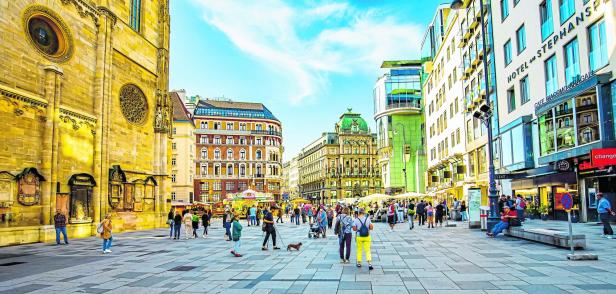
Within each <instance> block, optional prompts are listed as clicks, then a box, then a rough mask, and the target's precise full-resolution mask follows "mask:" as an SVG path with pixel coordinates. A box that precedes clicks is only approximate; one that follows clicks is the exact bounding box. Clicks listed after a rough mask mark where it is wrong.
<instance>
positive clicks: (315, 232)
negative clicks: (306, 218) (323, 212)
mask: <svg viewBox="0 0 616 294" xmlns="http://www.w3.org/2000/svg"><path fill="white" fill-rule="evenodd" d="M321 236H323V232H322V231H321V227H320V226H319V225H318V224H316V223H312V224H310V228H309V229H308V238H315V239H316V238H321Z"/></svg>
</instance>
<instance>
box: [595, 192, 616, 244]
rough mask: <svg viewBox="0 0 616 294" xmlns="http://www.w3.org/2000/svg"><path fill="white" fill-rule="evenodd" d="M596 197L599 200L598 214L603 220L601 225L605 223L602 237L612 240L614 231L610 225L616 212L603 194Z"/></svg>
mask: <svg viewBox="0 0 616 294" xmlns="http://www.w3.org/2000/svg"><path fill="white" fill-rule="evenodd" d="M596 197H597V199H598V200H599V202H598V204H597V213H599V218H600V219H601V223H603V234H601V237H603V238H607V239H612V238H613V237H614V231H613V230H612V226H611V225H610V218H611V217H612V216H613V215H616V212H614V211H613V210H612V205H611V204H610V201H609V200H607V199H605V198H604V197H603V193H597V196H596Z"/></svg>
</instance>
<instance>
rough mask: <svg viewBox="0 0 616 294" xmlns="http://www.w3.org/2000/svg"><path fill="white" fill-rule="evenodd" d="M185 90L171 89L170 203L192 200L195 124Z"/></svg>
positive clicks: (175, 203)
mask: <svg viewBox="0 0 616 294" xmlns="http://www.w3.org/2000/svg"><path fill="white" fill-rule="evenodd" d="M185 98H186V92H184V91H172V92H171V102H172V104H173V130H172V135H173V140H172V141H171V203H172V205H187V204H190V203H192V202H193V200H194V191H195V190H194V186H193V178H194V175H195V172H196V168H195V124H194V122H193V119H192V114H191V113H190V112H189V110H188V109H187V108H186V105H185V104H184V101H185Z"/></svg>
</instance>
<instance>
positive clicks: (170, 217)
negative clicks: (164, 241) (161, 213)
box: [167, 208, 175, 239]
mask: <svg viewBox="0 0 616 294" xmlns="http://www.w3.org/2000/svg"><path fill="white" fill-rule="evenodd" d="M174 217H175V213H173V208H171V209H170V210H169V213H168V214H167V224H168V225H169V239H171V238H173V227H174V226H175V225H174V222H173V218H174Z"/></svg>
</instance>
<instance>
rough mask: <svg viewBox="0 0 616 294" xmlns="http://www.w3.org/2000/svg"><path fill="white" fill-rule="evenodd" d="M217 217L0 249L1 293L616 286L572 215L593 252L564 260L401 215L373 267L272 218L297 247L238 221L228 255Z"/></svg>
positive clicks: (376, 242)
mask: <svg viewBox="0 0 616 294" xmlns="http://www.w3.org/2000/svg"><path fill="white" fill-rule="evenodd" d="M220 225H221V224H220V222H218V221H216V222H214V227H215V229H213V230H212V231H211V233H212V234H211V235H210V236H209V237H208V238H206V239H203V238H199V239H189V240H184V239H182V240H170V239H168V238H166V237H165V236H167V234H168V230H166V229H160V230H150V231H139V232H129V233H123V234H118V235H116V236H114V244H113V245H114V246H113V248H112V250H113V253H112V254H102V253H101V252H100V245H101V244H100V243H101V240H100V239H98V238H86V239H75V240H71V245H68V246H54V245H49V244H28V245H23V246H13V247H5V248H0V294H3V293H7V294H8V293H11V294H13V293H129V294H137V293H318V294H326V293H385V294H392V293H616V279H614V274H615V273H616V267H615V266H614V265H615V264H616V240H607V239H602V238H600V237H599V236H598V234H599V233H600V227H597V226H596V225H594V224H575V226H574V231H575V232H576V233H581V234H586V236H587V242H588V248H587V250H585V252H592V253H595V254H598V255H599V260H598V261H585V262H573V261H568V260H566V254H567V253H568V251H567V250H563V249H559V248H556V247H553V246H548V245H544V244H537V243H532V242H528V241H524V240H519V239H515V238H512V237H498V238H495V239H489V238H486V237H485V235H484V233H483V232H481V231H478V230H469V229H467V228H464V224H462V223H459V224H458V226H457V227H452V228H437V229H427V228H425V227H416V228H415V229H414V230H408V227H407V225H406V224H399V225H397V227H396V229H395V230H394V231H393V232H390V231H389V229H388V228H387V227H386V226H385V225H384V224H381V223H377V224H376V226H375V231H374V232H373V234H372V240H373V241H372V261H373V264H374V267H375V269H374V270H373V271H369V270H368V269H367V266H366V264H365V262H364V266H363V267H361V268H357V267H355V261H356V258H355V247H354V246H355V244H354V240H353V244H352V252H351V263H349V264H341V263H340V262H339V259H338V248H337V244H338V240H337V238H336V237H335V236H333V235H330V236H328V237H327V238H325V239H308V238H307V234H306V231H307V230H308V227H307V225H301V226H299V227H296V226H294V225H290V224H287V223H285V224H281V225H278V231H279V233H280V234H282V236H279V237H282V239H281V238H279V239H278V240H279V242H281V241H285V242H302V243H303V244H304V245H303V246H302V250H301V251H299V252H297V251H290V252H287V251H286V250H280V251H272V250H269V251H261V241H262V232H261V230H260V228H259V227H245V230H244V236H243V238H242V248H241V253H242V254H243V255H244V256H243V257H241V258H235V257H233V256H232V255H231V254H230V253H229V251H230V250H231V248H232V244H231V243H232V242H226V241H225V240H224V239H223V236H222V234H223V233H224V231H223V230H221V229H218V227H219V226H220ZM565 225H566V223H560V222H541V221H530V222H527V223H526V224H525V226H528V227H534V228H541V227H549V228H556V229H560V228H564V226H565ZM182 233H183V232H182ZM279 245H282V246H284V245H285V244H279ZM269 246H270V248H271V241H270V245H269ZM282 246H281V247H282ZM283 249H284V248H283Z"/></svg>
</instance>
